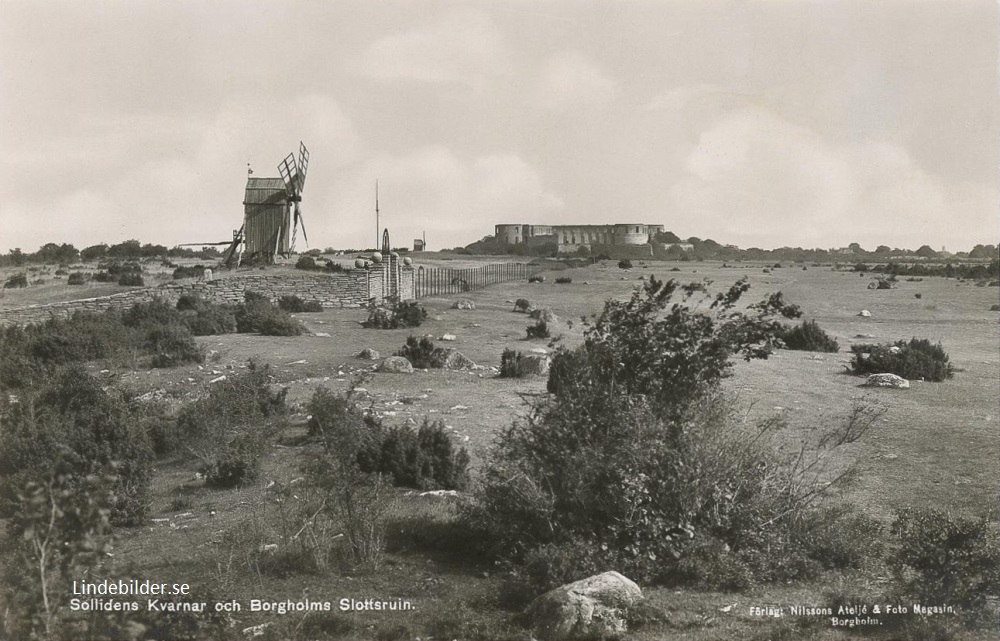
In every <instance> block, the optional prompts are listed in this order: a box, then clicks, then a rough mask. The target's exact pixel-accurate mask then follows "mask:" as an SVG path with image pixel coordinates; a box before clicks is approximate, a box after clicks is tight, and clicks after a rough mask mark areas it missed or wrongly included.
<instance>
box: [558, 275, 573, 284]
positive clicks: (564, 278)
mask: <svg viewBox="0 0 1000 641" xmlns="http://www.w3.org/2000/svg"><path fill="white" fill-rule="evenodd" d="M572 282H573V279H572V278H570V277H569V276H559V277H558V278H556V283H557V284H559V285H565V284H568V283H572Z"/></svg>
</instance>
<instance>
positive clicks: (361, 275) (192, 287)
mask: <svg viewBox="0 0 1000 641" xmlns="http://www.w3.org/2000/svg"><path fill="white" fill-rule="evenodd" d="M385 274H386V272H385V270H383V269H381V268H378V267H373V268H372V269H368V270H365V269H355V270H352V271H350V272H346V273H339V274H317V273H309V272H302V273H301V274H300V273H271V274H268V273H264V272H261V273H236V274H233V275H230V276H227V277H223V278H216V279H214V280H187V279H186V280H181V281H175V282H172V283H167V284H165V285H161V286H159V287H147V288H145V289H133V290H129V291H125V292H121V293H119V294H112V295H110V296H101V297H98V298H85V299H80V300H72V301H67V302H61V303H49V304H45V305H30V306H27V307H18V308H13V309H4V310H0V325H26V324H28V323H38V322H43V321H46V320H48V319H49V318H51V317H53V316H56V317H66V316H72V315H73V314H74V313H75V312H77V311H89V312H101V311H104V310H107V309H115V308H117V309H125V308H128V307H131V306H132V305H135V304H136V303H145V302H149V301H151V300H153V299H156V298H159V299H161V300H164V301H166V302H168V303H171V304H173V303H176V302H177V299H178V298H180V297H181V296H182V295H183V294H197V295H198V296H200V297H201V298H203V299H205V300H208V301H212V302H215V303H228V304H236V303H241V302H243V293H244V292H245V291H247V290H250V291H254V292H257V293H260V294H263V295H264V296H267V297H268V298H270V299H271V300H272V301H277V300H278V299H279V298H281V297H282V296H293V295H294V296H298V297H299V298H301V299H303V300H306V301H318V302H319V303H320V304H321V305H322V306H323V307H364V306H365V305H367V304H368V301H369V300H370V299H372V298H375V299H376V301H377V302H380V301H381V300H382V296H383V291H384V288H383V283H382V281H383V279H384V277H385ZM398 288H399V294H400V297H401V298H402V299H408V298H412V296H413V269H412V268H402V270H401V271H400V273H399V278H398Z"/></svg>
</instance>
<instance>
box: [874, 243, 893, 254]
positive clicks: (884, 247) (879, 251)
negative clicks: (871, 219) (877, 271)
mask: <svg viewBox="0 0 1000 641" xmlns="http://www.w3.org/2000/svg"><path fill="white" fill-rule="evenodd" d="M890 252H892V249H890V248H889V247H888V246H887V245H879V246H878V247H876V248H875V253H876V254H888V253H890Z"/></svg>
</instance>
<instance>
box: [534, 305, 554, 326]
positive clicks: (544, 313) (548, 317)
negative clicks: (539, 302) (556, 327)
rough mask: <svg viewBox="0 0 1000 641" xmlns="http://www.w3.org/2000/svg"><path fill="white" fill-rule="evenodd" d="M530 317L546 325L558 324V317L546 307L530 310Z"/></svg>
mask: <svg viewBox="0 0 1000 641" xmlns="http://www.w3.org/2000/svg"><path fill="white" fill-rule="evenodd" d="M531 317H532V318H537V319H538V320H543V321H545V322H546V323H557V322H559V317H558V316H556V315H555V312H553V311H552V310H551V309H549V308H548V307H539V308H538V309H533V310H531Z"/></svg>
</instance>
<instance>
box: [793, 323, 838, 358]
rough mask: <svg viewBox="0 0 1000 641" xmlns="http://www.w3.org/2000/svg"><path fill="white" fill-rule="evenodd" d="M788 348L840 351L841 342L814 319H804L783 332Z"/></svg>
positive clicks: (808, 350) (810, 350) (811, 350)
mask: <svg viewBox="0 0 1000 641" xmlns="http://www.w3.org/2000/svg"><path fill="white" fill-rule="evenodd" d="M781 340H782V342H783V343H784V344H785V348H786V349H792V350H799V351H804V352H838V351H840V344H839V343H838V342H837V340H836V339H835V338H833V337H832V336H830V335H829V334H827V333H826V332H825V331H823V329H822V328H821V327H820V326H819V323H817V322H816V321H814V320H808V321H803V322H802V323H801V324H799V325H796V326H795V327H789V328H786V329H784V330H783V331H782V332H781Z"/></svg>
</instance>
